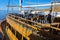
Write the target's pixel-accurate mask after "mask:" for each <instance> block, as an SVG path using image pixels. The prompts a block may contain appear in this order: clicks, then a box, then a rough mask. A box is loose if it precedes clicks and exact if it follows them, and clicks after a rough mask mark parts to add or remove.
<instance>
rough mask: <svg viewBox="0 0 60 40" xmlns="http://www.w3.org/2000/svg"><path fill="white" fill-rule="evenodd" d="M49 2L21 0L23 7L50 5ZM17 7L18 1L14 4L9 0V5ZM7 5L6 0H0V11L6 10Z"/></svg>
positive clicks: (46, 0)
mask: <svg viewBox="0 0 60 40" xmlns="http://www.w3.org/2000/svg"><path fill="white" fill-rule="evenodd" d="M50 2H51V0H23V3H22V4H23V5H31V3H32V4H45V3H50ZM12 3H13V5H19V0H14V2H12V0H10V5H12ZM7 4H8V0H0V10H2V9H3V10H5V9H7Z"/></svg>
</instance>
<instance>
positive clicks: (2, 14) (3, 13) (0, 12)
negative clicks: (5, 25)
mask: <svg viewBox="0 0 60 40" xmlns="http://www.w3.org/2000/svg"><path fill="white" fill-rule="evenodd" d="M6 14H7V11H6V10H0V21H1V20H3V19H5V18H6Z"/></svg>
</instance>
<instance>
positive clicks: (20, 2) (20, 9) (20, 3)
mask: <svg viewBox="0 0 60 40" xmlns="http://www.w3.org/2000/svg"><path fill="white" fill-rule="evenodd" d="M19 5H20V8H19V11H20V13H21V11H22V0H20V1H19ZM20 13H19V14H20Z"/></svg>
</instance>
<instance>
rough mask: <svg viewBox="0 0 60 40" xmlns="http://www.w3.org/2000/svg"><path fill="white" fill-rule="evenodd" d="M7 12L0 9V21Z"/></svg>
mask: <svg viewBox="0 0 60 40" xmlns="http://www.w3.org/2000/svg"><path fill="white" fill-rule="evenodd" d="M14 13H18V11H14ZM7 14H8V13H7V10H0V21H1V20H4V19H5V18H6V15H7Z"/></svg>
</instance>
